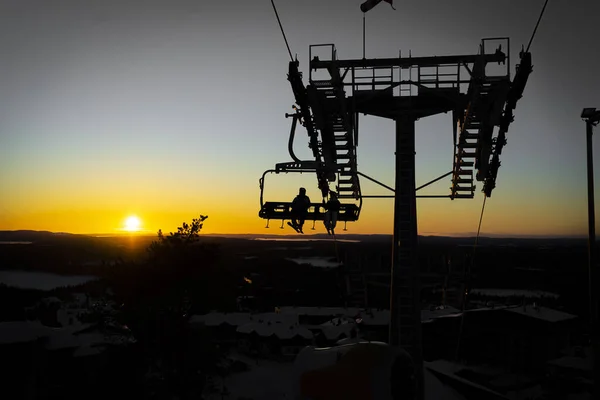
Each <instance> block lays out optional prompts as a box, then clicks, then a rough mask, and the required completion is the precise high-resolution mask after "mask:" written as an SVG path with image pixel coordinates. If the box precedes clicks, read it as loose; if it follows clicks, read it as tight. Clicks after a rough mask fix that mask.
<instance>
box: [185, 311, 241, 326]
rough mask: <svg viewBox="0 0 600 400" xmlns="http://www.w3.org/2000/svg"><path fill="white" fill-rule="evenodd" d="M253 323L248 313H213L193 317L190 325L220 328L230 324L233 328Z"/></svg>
mask: <svg viewBox="0 0 600 400" xmlns="http://www.w3.org/2000/svg"><path fill="white" fill-rule="evenodd" d="M251 321H252V317H251V316H250V314H248V313H219V312H211V313H208V314H205V315H193V316H192V317H191V318H190V323H203V324H204V325H206V326H219V325H221V324H228V325H231V326H240V325H243V324H247V323H249V322H251Z"/></svg>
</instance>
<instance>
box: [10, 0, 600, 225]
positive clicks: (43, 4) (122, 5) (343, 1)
mask: <svg viewBox="0 0 600 400" xmlns="http://www.w3.org/2000/svg"><path fill="white" fill-rule="evenodd" d="M361 2H362V0H356V1H350V0H304V1H302V2H297V1H295V2H292V1H288V0H279V1H276V4H277V5H278V11H279V14H280V17H281V19H282V23H283V25H284V28H285V30H286V34H287V36H288V40H289V42H290V46H291V48H292V52H293V53H297V55H298V59H299V61H300V68H301V70H302V71H303V72H304V73H305V78H307V76H308V61H309V60H308V47H309V45H310V44H317V43H334V44H335V45H336V47H337V50H338V55H339V57H340V58H360V57H361V56H362V13H361V12H360V9H359V6H360V4H361ZM394 3H395V7H396V8H397V11H393V10H392V9H391V8H390V7H389V5H388V4H385V3H382V4H380V5H379V6H377V7H376V8H375V9H374V10H372V11H370V12H369V13H368V14H367V52H366V53H367V54H366V55H367V57H370V58H379V57H395V56H397V55H398V51H399V50H402V53H403V54H408V51H409V50H411V52H412V55H413V56H429V55H451V54H475V53H476V52H477V50H478V45H479V42H480V40H481V39H482V38H484V37H493V36H509V37H510V38H511V63H512V65H511V68H512V69H513V72H514V64H515V63H516V62H517V61H518V51H519V50H520V49H521V45H522V44H524V45H527V42H528V41H529V38H530V36H531V33H532V31H533V27H534V25H535V22H536V20H537V18H538V15H539V12H540V11H541V8H542V6H543V3H544V1H543V0H539V1H537V0H536V1H534V0H528V1H522V0H500V1H492V0H484V1H482V0H403V1H400V0H396V1H395V2H394ZM575 4H576V5H575ZM598 15H600V2H598V1H594V0H585V1H584V0H580V1H577V2H568V1H565V0H556V1H550V2H549V5H548V8H547V10H546V13H545V15H544V19H543V21H542V24H541V26H540V28H539V30H538V33H537V36H536V38H535V40H534V42H533V45H532V48H531V52H532V56H533V64H534V71H533V73H532V75H531V76H530V79H529V82H528V85H527V87H526V89H525V94H524V97H523V99H522V100H521V101H520V102H519V103H518V105H517V109H516V112H515V116H516V117H515V122H514V123H513V124H512V125H511V127H510V129H509V132H508V135H507V137H508V144H507V146H506V147H505V148H504V151H503V156H502V158H501V161H502V167H501V168H500V170H499V175H498V180H497V188H496V189H495V190H494V192H493V195H492V197H491V198H490V199H488V201H487V205H486V214H485V218H484V222H483V226H482V232H483V234H486V233H488V234H502V235H580V234H585V232H586V229H587V228H586V226H587V225H586V224H587V208H586V204H587V203H586V199H587V198H586V175H585V171H586V164H585V126H584V123H583V122H582V121H581V119H580V118H579V115H580V113H581V110H582V108H583V107H597V108H600V74H598V71H600V47H599V45H598V29H597V16H598ZM0 54H1V55H2V56H1V57H0V194H1V200H0V230H15V229H35V230H50V231H62V232H72V233H111V232H118V231H119V230H120V229H123V227H124V226H125V225H124V224H125V221H126V219H127V218H128V217H131V216H133V215H135V216H137V217H138V218H139V220H140V224H141V227H140V229H141V230H142V231H144V232H145V231H147V232H155V231H157V230H158V229H159V228H162V229H163V230H166V231H171V230H175V229H176V227H177V226H178V225H180V223H181V222H183V221H191V219H192V218H195V217H197V216H198V215H199V214H205V215H209V217H210V218H209V219H208V220H207V221H206V223H205V229H204V231H205V232H206V233H275V234H278V233H288V234H289V233H291V232H292V230H291V229H284V230H281V229H279V227H278V226H279V224H278V223H277V222H276V221H272V223H271V229H269V230H267V229H264V226H265V221H264V220H261V219H259V218H258V211H259V187H258V179H259V178H260V176H261V174H262V173H263V171H264V170H266V169H270V168H273V167H274V165H275V163H277V162H283V161H288V160H290V157H289V155H288V153H287V140H288V135H289V129H290V123H291V120H289V119H286V118H285V117H284V114H285V113H286V112H291V111H292V110H291V106H292V104H293V103H294V98H293V94H292V91H291V88H290V86H289V83H288V81H287V80H286V73H287V68H288V61H289V57H288V55H287V50H286V48H285V43H284V41H283V39H282V37H281V34H280V31H279V27H278V25H277V21H276V19H275V16H274V13H273V9H272V8H271V3H270V1H269V0H253V1H234V0H230V1H204V0H195V1H191V0H168V1H166V0H163V1H157V0H145V1H132V0H118V1H117V0H102V1H96V0H94V1H92V0H86V1H76V0H62V1H52V2H49V1H24V0H19V1H17V0H14V1H8V0H3V1H1V2H0ZM305 83H307V79H305ZM360 129H361V131H360V134H361V137H360V138H359V146H358V162H359V170H360V171H362V172H364V173H366V174H368V175H370V176H373V177H375V178H377V179H378V180H380V181H383V182H385V183H387V184H389V185H393V182H394V174H393V166H394V154H393V148H394V137H393V133H394V125H393V122H391V121H387V120H383V119H378V118H375V117H364V118H362V119H361V125H360ZM416 129H417V185H419V184H422V183H425V182H426V181H428V180H430V179H433V178H435V177H437V176H439V175H441V174H443V173H445V172H448V171H449V170H450V169H451V168H452V164H451V162H452V158H451V152H452V147H451V146H452V123H451V117H450V115H449V114H448V115H441V116H436V117H432V118H428V119H424V120H421V121H419V122H418V123H417V126H416ZM297 137H298V140H297V141H296V152H297V153H298V154H299V155H303V156H305V158H309V157H310V152H309V149H308V147H307V144H308V138H307V136H306V133H305V131H304V130H303V128H302V130H299V134H298V135H297ZM598 141H599V140H596V142H595V144H594V154H595V155H596V156H598V155H600V152H599V150H600V144H599V143H598ZM595 173H596V176H597V177H598V176H600V159H598V161H597V162H596V172H595ZM266 184H267V190H266V195H267V199H270V200H275V201H284V200H288V201H291V199H292V198H293V196H294V195H295V194H296V192H297V188H298V187H299V186H304V187H306V188H307V189H308V195H309V196H311V197H312V198H313V201H315V200H316V201H320V197H319V192H318V190H317V187H316V179H315V178H314V176H312V175H302V176H296V175H295V174H288V175H285V176H269V177H268V178H267V182H266ZM449 186H450V178H446V179H444V180H442V181H441V182H439V183H437V184H435V185H433V186H432V187H431V189H429V191H428V192H427V193H435V194H439V193H442V194H447V193H449ZM598 186H600V182H599V183H598V184H597V185H596V187H597V188H598ZM362 187H363V192H364V193H365V194H381V193H385V192H384V189H380V188H378V187H376V186H374V185H372V184H370V183H369V182H367V181H365V180H362ZM481 187H482V185H481V183H480V182H478V191H477V195H476V197H475V199H473V200H455V201H450V200H439V199H436V200H419V202H418V218H419V233H420V234H424V235H430V234H444V235H463V234H468V233H472V232H475V231H476V230H477V223H478V218H479V213H480V210H481V203H482V200H483V194H482V193H480V192H479V189H480V188H481ZM596 199H600V192H599V191H597V192H596ZM599 202H600V201H599ZM392 211H393V210H392V201H391V200H380V199H373V200H370V199H369V200H365V202H364V204H363V211H362V214H361V220H360V221H359V222H357V223H353V224H349V225H348V233H391V230H392V224H393V218H392V216H393V215H392ZM324 231H325V229H324V228H323V226H322V224H319V225H318V230H317V231H315V232H319V233H323V232H324ZM308 232H312V231H308Z"/></svg>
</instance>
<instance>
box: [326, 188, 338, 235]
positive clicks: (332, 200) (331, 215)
mask: <svg viewBox="0 0 600 400" xmlns="http://www.w3.org/2000/svg"><path fill="white" fill-rule="evenodd" d="M323 203H325V200H323ZM324 207H325V209H326V210H327V211H326V212H325V219H324V220H323V224H324V225H325V229H327V234H328V235H334V234H335V233H334V229H335V225H336V224H337V220H338V214H339V212H340V201H339V200H338V197H337V193H336V192H333V191H332V192H329V200H328V201H327V203H326V204H325V206H324Z"/></svg>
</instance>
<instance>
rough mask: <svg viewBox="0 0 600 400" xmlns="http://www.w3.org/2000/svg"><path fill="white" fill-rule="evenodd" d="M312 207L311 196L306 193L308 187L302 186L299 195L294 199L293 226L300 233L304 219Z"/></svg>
mask: <svg viewBox="0 0 600 400" xmlns="http://www.w3.org/2000/svg"><path fill="white" fill-rule="evenodd" d="M309 207H310V198H309V197H308V196H307V195H306V189H304V188H300V190H299V191H298V196H296V197H295V198H294V201H292V227H293V228H294V229H296V230H297V231H298V232H300V233H304V232H303V231H302V227H303V226H304V220H305V219H306V216H307V215H308V208H309Z"/></svg>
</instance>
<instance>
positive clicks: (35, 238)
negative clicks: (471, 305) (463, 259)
mask: <svg viewBox="0 0 600 400" xmlns="http://www.w3.org/2000/svg"><path fill="white" fill-rule="evenodd" d="M128 235H129V234H119V233H116V234H88V235H81V234H72V233H63V232H49V231H34V230H16V231H0V242H24V241H29V242H39V241H44V240H50V239H57V238H73V239H75V238H81V239H83V238H90V237H121V236H128ZM136 236H139V237H155V235H148V234H144V235H136ZM202 236H204V237H213V238H222V239H246V240H253V239H279V240H289V239H296V240H325V239H331V236H328V235H327V234H324V233H323V234H314V235H310V234H305V235H298V234H291V235H272V234H216V233H208V234H202ZM336 238H337V239H340V240H342V239H343V240H358V241H360V242H363V243H383V242H391V240H392V235H385V234H368V235H361V234H338V235H336ZM585 241H586V238H581V237H562V238H561V237H550V238H543V237H490V236H485V237H480V238H479V245H480V246H517V245H528V246H531V245H533V246H544V245H549V246H568V245H581V244H585ZM419 242H420V243H422V244H429V245H436V244H449V243H451V244H453V245H456V246H472V245H474V244H475V236H459V237H456V236H419Z"/></svg>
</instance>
